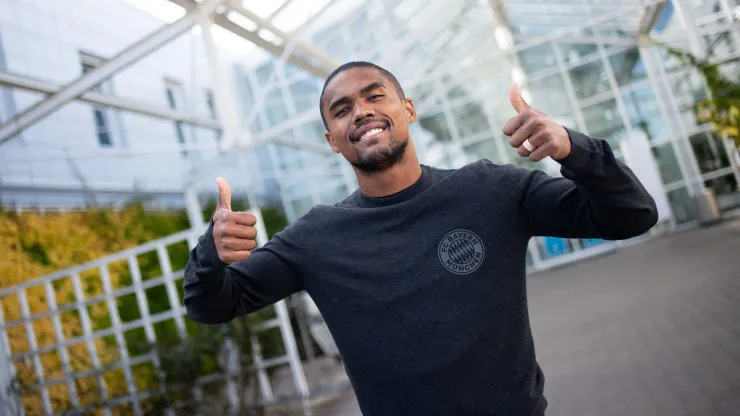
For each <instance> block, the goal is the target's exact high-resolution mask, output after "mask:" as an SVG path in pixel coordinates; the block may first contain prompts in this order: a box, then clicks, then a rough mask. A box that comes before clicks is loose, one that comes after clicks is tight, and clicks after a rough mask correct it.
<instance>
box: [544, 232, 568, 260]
mask: <svg viewBox="0 0 740 416" xmlns="http://www.w3.org/2000/svg"><path fill="white" fill-rule="evenodd" d="M543 240H544V242H545V253H544V257H545V258H548V257H554V256H560V255H563V254H565V253H567V252H568V242H567V241H566V240H565V239H564V238H558V237H544V238H543Z"/></svg>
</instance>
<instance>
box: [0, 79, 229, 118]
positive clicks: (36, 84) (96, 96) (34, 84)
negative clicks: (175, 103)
mask: <svg viewBox="0 0 740 416" xmlns="http://www.w3.org/2000/svg"><path fill="white" fill-rule="evenodd" d="M0 86H6V87H11V88H18V89H22V90H26V91H33V92H38V93H41V94H46V95H53V94H56V93H58V92H59V91H60V90H61V89H62V86H60V85H57V84H54V83H51V82H48V81H43V80H40V79H36V78H31V77H27V76H23V75H18V74H14V73H11V72H0ZM75 99H76V100H79V101H84V102H87V103H91V104H97V105H101V106H103V107H109V108H115V109H118V110H125V111H130V112H132V113H137V114H142V115H146V116H151V117H156V118H161V119H165V120H173V121H181V122H183V123H186V124H190V125H193V126H197V127H204V128H208V129H214V130H221V123H220V122H219V121H218V120H213V119H211V118H207V117H201V116H198V115H195V114H191V113H186V112H183V111H177V110H170V109H169V108H167V107H164V106H158V105H152V104H149V103H144V102H141V101H137V100H132V99H129V98H123V97H117V96H115V95H108V94H101V93H99V92H95V91H88V92H85V93H83V94H82V95H80V96H78V97H76V98H75Z"/></svg>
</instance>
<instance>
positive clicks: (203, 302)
mask: <svg viewBox="0 0 740 416" xmlns="http://www.w3.org/2000/svg"><path fill="white" fill-rule="evenodd" d="M212 227H213V223H211V225H210V226H209V227H208V230H207V231H206V232H205V234H203V235H202V236H201V237H200V239H199V240H198V244H197V246H196V247H195V248H193V249H192V250H191V251H190V258H189V259H188V263H187V265H186V266H185V276H184V279H183V290H184V293H185V295H184V300H183V301H184V303H185V309H186V311H187V314H188V316H189V317H190V318H191V319H193V320H194V321H197V322H200V323H205V324H218V323H224V322H228V321H230V320H231V319H233V318H235V317H237V316H242V315H246V314H249V313H251V312H254V311H257V310H260V309H262V308H264V307H266V306H269V305H271V304H273V303H275V302H277V301H280V300H281V299H284V298H286V297H288V296H290V295H292V294H293V293H296V292H298V291H300V290H302V283H301V279H300V276H299V274H298V270H297V265H296V264H295V262H296V261H297V258H298V257H297V254H298V253H299V250H298V247H297V246H295V245H294V243H293V242H292V241H290V240H289V239H288V238H286V237H285V236H284V234H281V233H278V234H277V235H275V236H274V237H273V239H272V240H270V241H269V242H268V243H267V244H265V245H264V246H263V247H260V248H258V249H256V250H254V251H252V256H251V257H250V258H249V259H247V260H245V261H241V262H237V263H233V264H230V265H227V264H225V263H224V262H222V261H221V259H219V258H218V254H217V252H216V246H215V243H214V241H213V228H212Z"/></svg>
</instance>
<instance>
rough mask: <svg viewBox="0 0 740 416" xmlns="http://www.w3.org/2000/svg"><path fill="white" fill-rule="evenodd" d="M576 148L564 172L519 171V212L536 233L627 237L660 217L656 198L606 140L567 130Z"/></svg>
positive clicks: (562, 168)
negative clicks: (555, 173)
mask: <svg viewBox="0 0 740 416" xmlns="http://www.w3.org/2000/svg"><path fill="white" fill-rule="evenodd" d="M566 130H567V131H568V135H569V136H570V139H571V144H572V146H571V153H570V155H568V157H566V158H565V159H562V160H560V161H558V162H559V163H560V165H561V169H560V172H561V174H562V177H558V178H556V177H552V176H549V175H547V174H545V173H544V172H542V171H537V170H529V169H524V168H513V169H514V170H515V174H514V176H515V181H517V182H519V184H520V185H521V186H520V187H519V189H520V190H521V191H520V194H519V211H520V213H521V214H522V219H523V221H524V224H525V227H526V228H527V230H528V232H529V233H530V235H532V236H551V237H564V238H601V239H604V240H623V239H628V238H632V237H636V236H638V235H641V234H643V233H645V232H647V231H648V230H650V228H652V227H653V226H654V225H655V224H656V223H657V221H658V210H657V207H656V205H655V200H654V199H653V197H652V196H650V194H649V193H648V192H647V190H646V189H645V187H644V186H643V185H642V183H640V181H639V180H638V179H637V177H636V176H635V174H634V173H633V172H632V171H631V170H630V169H629V167H627V166H626V165H625V164H624V163H622V162H620V161H619V160H618V159H617V158H616V157H615V156H614V153H613V152H612V150H611V147H610V146H609V144H608V143H607V142H606V141H605V140H601V139H593V138H590V137H588V136H586V135H584V134H582V133H579V132H576V131H572V130H570V129H566Z"/></svg>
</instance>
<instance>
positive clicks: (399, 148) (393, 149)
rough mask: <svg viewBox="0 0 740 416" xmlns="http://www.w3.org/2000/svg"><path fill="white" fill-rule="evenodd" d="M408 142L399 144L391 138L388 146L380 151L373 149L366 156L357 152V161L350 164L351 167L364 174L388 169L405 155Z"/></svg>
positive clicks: (399, 161)
mask: <svg viewBox="0 0 740 416" xmlns="http://www.w3.org/2000/svg"><path fill="white" fill-rule="evenodd" d="M408 144H409V142H408V140H407V141H404V142H399V141H397V140H395V139H394V138H393V137H391V139H390V142H389V143H388V146H385V147H384V148H382V149H377V150H376V149H373V150H372V151H370V152H368V153H367V154H360V152H359V151H358V152H357V160H356V161H354V162H352V166H354V167H356V168H357V169H359V170H361V171H363V172H365V173H376V172H381V171H384V170H386V169H389V168H391V167H393V166H395V165H397V164H399V163H401V161H402V160H403V158H404V155H405V154H406V147H408Z"/></svg>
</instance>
